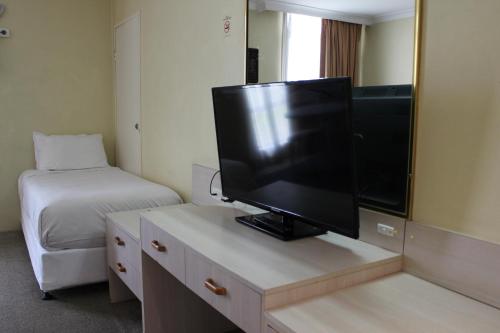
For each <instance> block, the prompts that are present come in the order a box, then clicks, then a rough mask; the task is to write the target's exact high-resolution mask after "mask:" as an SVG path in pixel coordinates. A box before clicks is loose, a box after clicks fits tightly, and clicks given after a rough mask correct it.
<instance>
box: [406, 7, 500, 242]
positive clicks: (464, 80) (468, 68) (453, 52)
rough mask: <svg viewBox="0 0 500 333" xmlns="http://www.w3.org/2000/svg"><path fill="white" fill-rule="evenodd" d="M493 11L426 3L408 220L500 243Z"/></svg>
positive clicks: (499, 31)
mask: <svg viewBox="0 0 500 333" xmlns="http://www.w3.org/2000/svg"><path fill="white" fill-rule="evenodd" d="M498 13H500V2H499V1H498V0H484V1H481V4H480V5H478V3H477V2H476V1H471V0H440V1H426V2H425V6H424V13H423V19H424V22H423V36H422V41H423V42H422V66H421V77H422V81H421V87H420V88H421V90H420V92H421V100H420V109H419V121H418V132H417V138H418V141H417V144H418V145H417V160H416V175H415V176H416V186H415V201H414V203H415V208H414V219H415V220H416V221H417V222H421V223H425V224H430V225H435V226H439V227H442V228H446V229H451V230H454V231H458V232H462V233H466V234H469V235H473V236H475V237H479V238H483V239H487V240H490V241H494V242H497V243H500V63H499V61H498V60H499V59H500V27H499V25H498V23H497V21H498Z"/></svg>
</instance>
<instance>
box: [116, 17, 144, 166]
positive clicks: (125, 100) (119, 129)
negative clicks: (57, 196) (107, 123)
mask: <svg viewBox="0 0 500 333" xmlns="http://www.w3.org/2000/svg"><path fill="white" fill-rule="evenodd" d="M140 28H141V21H140V16H139V14H137V15H135V16H133V17H131V18H129V19H128V20H126V21H125V22H123V23H122V24H120V25H118V26H116V27H115V87H116V155H117V156H116V158H117V164H118V166H119V167H120V168H122V169H123V170H125V171H128V172H131V173H134V174H136V175H140V174H141V133H140V130H141V123H140V119H141V30H140Z"/></svg>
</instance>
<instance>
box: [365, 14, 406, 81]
mask: <svg viewBox="0 0 500 333" xmlns="http://www.w3.org/2000/svg"><path fill="white" fill-rule="evenodd" d="M413 31H414V19H413V17H412V18H405V19H400V20H395V21H388V22H381V23H377V24H373V25H371V26H367V27H365V30H364V34H363V36H362V37H363V42H362V48H363V64H362V71H363V73H362V74H361V77H362V80H363V81H362V85H367V86H369V85H384V84H409V83H411V82H412V78H413V40H414V38H413Z"/></svg>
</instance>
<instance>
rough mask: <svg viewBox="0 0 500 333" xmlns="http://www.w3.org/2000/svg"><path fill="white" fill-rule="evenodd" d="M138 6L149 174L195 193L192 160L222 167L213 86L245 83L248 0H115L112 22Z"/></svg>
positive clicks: (146, 169) (144, 145)
mask: <svg viewBox="0 0 500 333" xmlns="http://www.w3.org/2000/svg"><path fill="white" fill-rule="evenodd" d="M138 10H141V15H142V17H141V34H142V65H141V71H142V73H141V92H142V101H141V106H142V167H143V175H144V176H145V177H146V178H148V179H151V180H153V181H157V182H159V183H162V184H166V185H168V186H170V187H172V188H173V189H174V190H176V191H178V192H179V193H180V194H181V196H182V197H183V198H184V199H186V200H189V199H190V197H191V164H192V163H200V164H203V165H207V166H210V167H214V168H218V158H217V144H216V137H215V125H214V118H213V108H212V97H211V88H212V87H216V86H223V85H234V84H243V83H244V75H245V74H244V73H245V61H244V59H245V54H246V49H245V47H246V42H245V36H246V23H245V11H246V1H244V0H211V1H199V0H182V1H176V0H114V1H113V12H114V22H115V23H118V22H120V21H122V20H123V19H125V18H127V17H128V16H131V15H133V14H134V13H135V12H137V11H138ZM226 16H229V17H231V26H232V30H231V31H230V33H229V34H226V33H224V22H223V20H224V18H225V17H226ZM207 191H208V189H207Z"/></svg>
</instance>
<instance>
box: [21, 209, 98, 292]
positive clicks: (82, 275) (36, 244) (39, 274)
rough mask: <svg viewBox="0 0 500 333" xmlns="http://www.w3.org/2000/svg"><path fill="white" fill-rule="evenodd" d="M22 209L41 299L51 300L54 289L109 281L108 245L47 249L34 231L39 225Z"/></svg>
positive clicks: (25, 234) (27, 244)
mask: <svg viewBox="0 0 500 333" xmlns="http://www.w3.org/2000/svg"><path fill="white" fill-rule="evenodd" d="M21 211H22V228H23V234H24V239H25V240H26V246H27V247H28V252H29V256H30V259H31V265H32V266H33V271H34V273H35V277H36V280H37V281H38V284H39V286H40V290H41V291H42V299H44V300H48V299H52V295H51V294H50V291H53V290H57V289H64V288H69V287H74V286H78V285H83V284H89V283H96V282H103V281H107V280H108V275H107V264H106V247H98V248H89V249H68V250H58V251H48V250H46V249H44V248H43V247H42V246H41V244H40V239H39V238H38V236H37V235H36V231H35V230H33V227H32V226H33V225H36V224H35V223H30V222H31V221H29V217H28V216H27V215H26V214H25V213H24V209H21Z"/></svg>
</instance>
